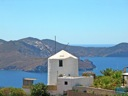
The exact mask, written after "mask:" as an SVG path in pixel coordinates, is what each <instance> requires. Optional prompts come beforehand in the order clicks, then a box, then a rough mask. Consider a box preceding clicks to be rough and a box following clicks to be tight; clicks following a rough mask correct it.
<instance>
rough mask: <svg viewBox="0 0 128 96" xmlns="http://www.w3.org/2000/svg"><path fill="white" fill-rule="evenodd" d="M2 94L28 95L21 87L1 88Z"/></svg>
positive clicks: (0, 95) (7, 95)
mask: <svg viewBox="0 0 128 96" xmlns="http://www.w3.org/2000/svg"><path fill="white" fill-rule="evenodd" d="M0 96H27V95H26V93H25V92H24V91H23V90H22V89H20V88H1V89H0Z"/></svg>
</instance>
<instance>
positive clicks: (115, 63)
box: [0, 57, 128, 88]
mask: <svg viewBox="0 0 128 96" xmlns="http://www.w3.org/2000/svg"><path fill="white" fill-rule="evenodd" d="M83 59H89V60H91V61H92V62H93V63H94V65H96V68H95V69H94V70H93V72H95V73H96V75H101V73H100V71H101V70H104V69H106V68H113V69H115V70H123V68H124V67H126V66H128V57H83ZM79 73H80V75H81V73H82V72H79ZM23 78H36V79H37V80H35V82H34V83H38V82H42V83H44V84H47V73H31V72H23V71H7V70H0V87H16V88H21V87H22V80H23Z"/></svg>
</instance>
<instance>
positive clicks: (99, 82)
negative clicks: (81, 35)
mask: <svg viewBox="0 0 128 96" xmlns="http://www.w3.org/2000/svg"><path fill="white" fill-rule="evenodd" d="M101 73H102V74H103V76H98V77H96V79H95V80H94V86H95V87H98V88H104V89H110V90H114V89H115V88H116V87H119V86H121V84H122V72H121V71H117V70H113V69H111V68H107V69H106V70H103V71H101Z"/></svg>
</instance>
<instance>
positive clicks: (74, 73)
mask: <svg viewBox="0 0 128 96" xmlns="http://www.w3.org/2000/svg"><path fill="white" fill-rule="evenodd" d="M92 83H93V77H82V76H81V77H79V76H78V58H77V57H75V56H73V55H71V54H70V53H68V52H66V51H64V50H62V51H60V52H58V53H57V54H55V55H53V56H51V57H50V58H48V86H49V89H50V92H51V93H52V94H63V92H65V91H67V90H71V89H72V87H74V86H90V85H92ZM50 87H51V88H50Z"/></svg>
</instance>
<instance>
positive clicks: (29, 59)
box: [0, 37, 128, 72]
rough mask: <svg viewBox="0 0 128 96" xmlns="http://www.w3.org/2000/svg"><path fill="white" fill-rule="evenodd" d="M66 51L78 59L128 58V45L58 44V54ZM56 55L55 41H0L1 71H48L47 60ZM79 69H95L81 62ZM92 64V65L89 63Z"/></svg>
mask: <svg viewBox="0 0 128 96" xmlns="http://www.w3.org/2000/svg"><path fill="white" fill-rule="evenodd" d="M62 49H63V50H66V51H68V52H69V53H71V54H73V55H75V56H77V57H89V56H91V57H94V56H96V57H99V56H100V57H128V43H120V44H117V45H116V46H113V47H99V48H97V47H81V46H70V45H68V46H67V45H65V44H61V43H59V42H56V52H58V51H60V50H62ZM54 53H55V41H53V40H49V39H44V40H39V39H37V38H32V37H29V38H24V39H20V40H16V41H5V40H0V69H6V70H10V69H11V70H23V71H34V72H42V71H46V70H47V58H48V57H49V56H51V55H53V54H54ZM79 62H80V63H79V68H80V69H81V68H82V67H83V66H84V68H87V69H91V68H95V66H94V64H93V63H92V62H91V61H88V60H86V63H85V62H82V63H81V61H79ZM88 62H90V63H88Z"/></svg>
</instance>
